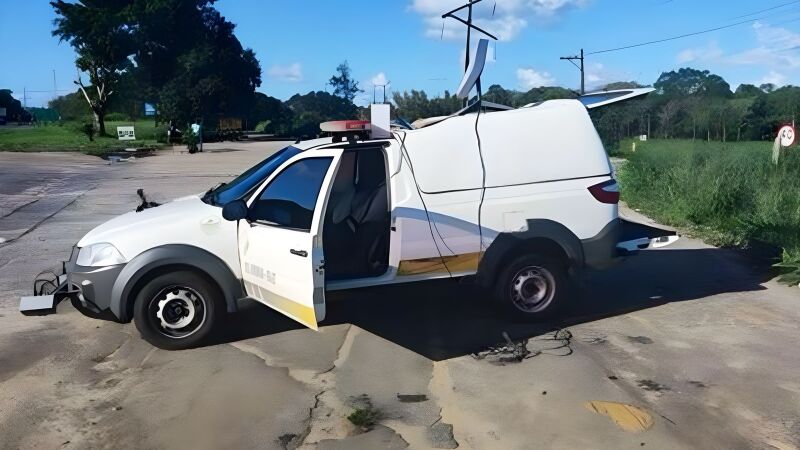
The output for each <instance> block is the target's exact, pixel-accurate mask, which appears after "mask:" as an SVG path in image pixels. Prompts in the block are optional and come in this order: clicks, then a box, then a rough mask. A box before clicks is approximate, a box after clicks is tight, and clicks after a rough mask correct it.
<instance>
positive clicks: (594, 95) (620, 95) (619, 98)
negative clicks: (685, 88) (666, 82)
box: [578, 88, 655, 109]
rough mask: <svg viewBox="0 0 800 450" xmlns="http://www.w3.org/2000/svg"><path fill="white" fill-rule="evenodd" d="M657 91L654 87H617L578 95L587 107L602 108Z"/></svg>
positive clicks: (579, 99)
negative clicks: (611, 89)
mask: <svg viewBox="0 0 800 450" xmlns="http://www.w3.org/2000/svg"><path fill="white" fill-rule="evenodd" d="M653 91H655V89H653V88H637V89H617V90H613V91H601V92H591V93H589V94H584V95H581V96H580V97H578V101H580V102H581V103H583V105H584V106H586V108H587V109H595V108H600V107H601V106H606V105H611V104H614V103H620V102H624V101H626V100H630V99H632V98H637V97H641V96H643V95H647V94H649V93H651V92H653Z"/></svg>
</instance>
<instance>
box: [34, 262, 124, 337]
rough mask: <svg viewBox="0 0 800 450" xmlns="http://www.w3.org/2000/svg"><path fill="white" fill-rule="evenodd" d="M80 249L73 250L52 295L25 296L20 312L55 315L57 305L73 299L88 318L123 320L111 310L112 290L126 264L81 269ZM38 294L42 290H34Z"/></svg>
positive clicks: (82, 267)
mask: <svg viewBox="0 0 800 450" xmlns="http://www.w3.org/2000/svg"><path fill="white" fill-rule="evenodd" d="M78 250H79V249H78V247H73V249H72V255H70V259H69V261H66V262H64V263H63V272H64V273H63V274H61V275H59V276H58V277H57V279H58V287H57V288H56V289H55V290H54V291H53V292H52V293H49V294H48V295H42V294H43V292H34V294H36V295H35V296H32V297H23V298H22V300H21V301H20V312H22V313H23V314H26V315H46V314H55V312H56V306H58V303H60V302H61V301H63V300H66V299H70V300H71V302H72V305H73V306H74V307H75V309H77V310H78V311H80V312H81V313H83V314H84V315H86V316H88V317H92V318H96V319H105V320H114V321H119V320H120V319H119V318H118V317H116V316H115V315H114V314H113V312H112V311H111V290H112V289H113V287H114V283H115V282H116V281H117V277H119V274H120V272H122V269H124V268H125V264H117V265H114V266H106V267H84V266H79V265H78V264H77V263H76V261H77V259H78ZM34 290H35V291H38V289H36V288H35V289H34Z"/></svg>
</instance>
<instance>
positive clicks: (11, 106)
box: [0, 89, 31, 122]
mask: <svg viewBox="0 0 800 450" xmlns="http://www.w3.org/2000/svg"><path fill="white" fill-rule="evenodd" d="M11 94H12V91H11V90H10V89H0V108H5V109H6V118H7V119H8V120H9V121H17V122H29V121H30V120H31V114H30V113H29V112H28V111H25V108H23V107H22V103H20V101H19V100H17V99H15V98H14V97H13V96H12V95H11Z"/></svg>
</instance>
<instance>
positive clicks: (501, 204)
mask: <svg viewBox="0 0 800 450" xmlns="http://www.w3.org/2000/svg"><path fill="white" fill-rule="evenodd" d="M609 178H610V177H609V176H604V177H596V178H587V179H581V180H569V181H559V182H553V183H540V184H529V185H523V186H509V187H502V188H492V189H487V190H486V197H485V199H484V203H483V208H482V209H483V214H482V219H483V220H482V225H483V227H484V229H489V230H497V231H520V230H514V229H509V228H519V227H520V226H522V225H523V220H524V221H525V222H527V219H548V220H552V221H555V222H558V223H560V224H562V225H564V226H565V227H567V228H568V229H569V230H570V231H572V233H574V234H575V235H576V236H577V237H578V239H589V238H592V237H595V236H597V234H598V233H600V231H601V230H602V229H603V227H605V226H606V225H607V224H608V223H609V222H611V221H612V220H614V219H616V218H617V217H618V207H617V205H611V204H607V203H600V202H598V201H597V200H596V199H595V198H594V197H593V196H592V194H591V193H590V192H589V190H588V189H587V188H588V187H589V186H592V185H594V184H598V183H602V182H603V181H606V180H608V179H609ZM509 213H510V214H509ZM484 242H485V243H487V242H486V241H484Z"/></svg>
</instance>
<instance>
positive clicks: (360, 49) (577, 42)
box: [0, 0, 800, 106]
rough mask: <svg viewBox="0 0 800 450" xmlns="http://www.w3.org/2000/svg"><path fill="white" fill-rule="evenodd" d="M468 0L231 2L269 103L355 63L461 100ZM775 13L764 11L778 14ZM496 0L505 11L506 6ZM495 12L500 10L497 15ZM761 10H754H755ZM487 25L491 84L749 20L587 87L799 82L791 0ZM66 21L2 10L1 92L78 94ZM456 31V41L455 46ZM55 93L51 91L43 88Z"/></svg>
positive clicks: (39, 96) (541, 5) (31, 0)
mask: <svg viewBox="0 0 800 450" xmlns="http://www.w3.org/2000/svg"><path fill="white" fill-rule="evenodd" d="M460 3H461V0H379V1H365V0H339V1H323V0H315V1H312V0H294V1H286V0H284V1H280V2H279V1H274V0H219V1H218V2H217V7H218V8H219V9H220V11H222V13H223V14H224V15H225V16H226V17H227V18H228V19H229V20H231V21H232V22H234V23H236V24H237V36H238V37H239V39H240V40H241V41H242V43H243V44H244V45H245V46H246V47H251V48H253V49H254V50H255V51H256V54H257V55H258V58H259V60H260V61H261V66H262V69H263V72H264V74H263V85H262V86H261V88H260V89H259V90H260V91H262V92H265V93H266V94H268V95H272V96H275V97H278V98H281V99H286V98H288V97H290V96H291V95H293V94H295V93H298V92H300V93H306V92H309V91H311V90H324V89H326V82H327V80H328V78H329V77H330V76H331V75H332V74H333V72H334V69H335V67H336V65H337V64H338V63H339V62H341V61H342V60H345V59H347V60H348V61H349V63H350V65H351V67H352V69H353V74H354V76H355V78H356V79H357V80H359V81H360V82H361V84H362V87H363V88H364V89H365V90H366V91H367V92H366V93H365V94H363V95H362V96H361V98H359V100H358V101H359V103H366V102H368V101H370V100H371V98H372V83H373V82H379V83H382V82H384V80H386V81H390V82H391V86H390V90H401V91H402V90H407V89H412V88H415V89H424V90H426V91H427V92H428V93H429V94H433V95H436V94H441V93H443V92H444V90H445V89H449V90H450V91H451V92H452V91H454V90H455V88H456V87H457V85H458V82H459V78H460V75H461V71H462V69H463V65H462V64H463V63H462V62H461V61H462V60H463V59H462V58H463V45H464V44H463V42H464V40H463V27H461V26H460V25H458V24H457V23H456V22H453V21H448V22H446V23H445V26H444V32H443V31H442V20H441V18H440V15H441V13H442V12H443V11H444V10H446V9H449V8H451V7H452V6H453V5H458V4H460ZM787 3H791V4H788V5H785V6H782V7H779V8H776V9H771V10H769V11H764V12H762V13H759V14H750V13H755V12H757V11H759V10H765V9H768V8H773V7H777V6H780V5H784V4H787ZM495 4H496V7H495ZM493 9H494V15H492V10H493ZM748 14H749V15H748ZM476 17H478V23H479V24H480V25H481V26H484V27H485V28H487V29H488V30H489V31H493V32H496V33H497V34H498V35H499V36H500V37H501V41H500V42H498V43H497V47H496V48H497V51H496V55H494V57H492V56H491V55H490V57H489V59H490V60H491V61H490V63H489V64H487V68H486V70H485V71H484V77H483V80H484V86H488V85H490V84H495V83H499V84H501V85H503V86H504V87H507V88H517V89H529V88H530V87H534V86H538V85H543V84H544V85H560V86H565V87H570V88H577V87H578V80H579V76H578V71H577V69H575V68H574V67H573V66H571V65H570V64H569V63H567V62H565V61H560V60H559V59H558V58H559V56H564V55H568V54H574V53H576V52H577V51H578V50H579V49H580V48H581V47H583V48H585V49H586V51H587V52H591V51H596V50H603V49H607V48H614V47H619V46H624V45H628V44H635V43H639V42H644V41H650V40H655V39H661V38H666V37H670V36H675V35H680V34H685V33H691V32H695V31H699V30H704V29H708V28H713V27H717V26H723V25H727V24H731V23H735V22H740V21H744V20H749V19H758V20H757V21H754V22H750V23H745V24H742V25H738V26H735V27H732V28H728V29H724V30H720V31H716V32H712V33H708V34H703V35H699V36H693V37H689V38H685V39H679V40H675V41H671V42H666V43H662V44H656V45H650V46H645V47H641V48H635V49H631V50H626V51H620V52H613V53H604V54H598V55H592V56H589V57H587V61H586V65H587V84H588V86H589V87H596V86H600V85H602V84H604V83H607V82H610V81H618V80H636V81H639V82H641V83H644V84H650V83H652V82H654V81H655V80H656V79H657V78H658V76H659V75H660V74H661V73H662V72H664V71H669V70H674V69H677V68H680V67H685V66H691V67H695V68H699V69H708V70H711V71H712V72H715V73H718V74H720V75H722V76H723V77H724V78H725V79H726V80H727V81H728V82H729V83H730V84H731V85H732V86H733V87H736V86H737V85H739V84H740V83H755V84H760V83H763V82H773V83H775V84H778V85H783V84H800V1H796V2H789V1H788V0H764V1H753V0H749V1H746V0H738V1H722V0H704V1H698V0H694V1H689V0H613V1H612V0H497V1H496V2H495V1H494V0H484V1H483V2H482V3H481V4H480V5H479V6H478V7H477V10H476ZM53 18H54V14H53V12H52V8H51V7H50V6H49V4H48V2H47V1H45V0H27V1H21V0H3V1H2V5H1V6H0V42H3V45H2V46H0V61H3V67H2V68H0V88H9V89H12V90H13V91H14V93H15V96H16V97H17V98H20V99H21V98H22V93H23V89H24V88H27V90H28V91H30V92H29V93H28V95H27V97H28V98H27V104H28V105H29V106H41V105H43V104H46V102H47V101H48V100H49V99H51V98H52V97H53V71H54V70H55V73H56V83H57V89H58V90H62V89H72V88H73V87H74V86H73V85H72V80H74V79H75V66H74V53H73V52H72V49H71V48H70V47H69V45H67V44H65V43H61V44H59V42H58V40H57V39H56V38H53V37H52V36H51V35H50V31H51V29H52V21H53ZM442 36H443V37H442ZM40 91H43V92H40Z"/></svg>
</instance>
